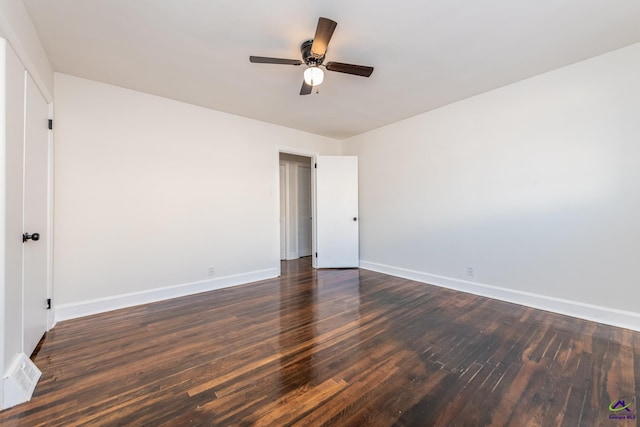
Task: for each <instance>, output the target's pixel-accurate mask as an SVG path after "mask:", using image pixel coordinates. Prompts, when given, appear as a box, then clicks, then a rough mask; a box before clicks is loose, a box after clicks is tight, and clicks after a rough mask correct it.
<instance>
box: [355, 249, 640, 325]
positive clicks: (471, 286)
mask: <svg viewBox="0 0 640 427" xmlns="http://www.w3.org/2000/svg"><path fill="white" fill-rule="evenodd" d="M360 268H362V269H365V270H371V271H377V272H379V273H384V274H389V275H391V276H396V277H402V278H404V279H409V280H414V281H416V282H422V283H428V284H430V285H435V286H440V287H443V288H448V289H454V290H457V291H462V292H467V293H470V294H474V295H480V296H483V297H488V298H493V299H497V300H501V301H506V302H511V303H514V304H520V305H524V306H527V307H533V308H537V309H540V310H546V311H550V312H553V313H558V314H564V315H566V316H571V317H577V318H580V319H585V320H590V321H593V322H598V323H604V324H606V325H611V326H617V327H620V328H626V329H631V330H634V331H640V313H635V312H631V311H624V310H618V309H615V308H610V307H602V306H597V305H591V304H586V303H582V302H578V301H571V300H566V299H562V298H556V297H551V296H547V295H540V294H534V293H530V292H524V291H518V290H514V289H507V288H501V287H498V286H492V285H487V284H483V283H477V282H469V281H466V280H461V279H455V278H452V277H446V276H439V275H437V274H430V273H424V272H421V271H415V270H408V269H405V268H399V267H393V266H390V265H385V264H378V263H375V262H370V261H362V260H361V261H360Z"/></svg>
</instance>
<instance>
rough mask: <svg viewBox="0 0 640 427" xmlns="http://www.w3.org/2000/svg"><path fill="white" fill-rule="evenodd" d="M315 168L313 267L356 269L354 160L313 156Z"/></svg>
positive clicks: (357, 250)
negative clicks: (314, 246) (314, 253)
mask: <svg viewBox="0 0 640 427" xmlns="http://www.w3.org/2000/svg"><path fill="white" fill-rule="evenodd" d="M316 165H317V166H316V254H317V257H316V267H317V268H348V267H358V266H359V264H360V263H359V246H358V158H357V157H355V156H317V157H316Z"/></svg>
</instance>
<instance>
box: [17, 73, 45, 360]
mask: <svg viewBox="0 0 640 427" xmlns="http://www.w3.org/2000/svg"><path fill="white" fill-rule="evenodd" d="M25 99H26V116H25V169H24V233H27V234H28V235H32V236H33V235H34V234H35V233H38V235H39V239H38V240H36V239H35V238H31V239H29V240H27V241H26V242H25V243H24V245H23V248H24V261H23V277H24V282H23V293H22V295H23V297H22V299H23V307H24V311H23V316H24V329H23V351H24V353H25V354H27V355H30V354H31V353H32V352H33V350H34V349H35V347H36V345H37V344H38V341H40V338H42V335H43V334H44V333H45V331H46V330H47V306H46V301H47V296H48V286H47V278H48V272H47V266H48V255H47V248H48V244H49V236H48V231H49V230H48V229H47V225H48V224H47V215H48V179H49V130H48V117H49V106H48V105H47V102H46V100H45V99H44V97H43V96H42V94H41V93H40V91H39V90H38V88H37V87H36V85H35V84H34V82H33V80H31V77H30V76H29V75H27V77H26V96H25Z"/></svg>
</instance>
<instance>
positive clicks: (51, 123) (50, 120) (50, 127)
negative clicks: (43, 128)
mask: <svg viewBox="0 0 640 427" xmlns="http://www.w3.org/2000/svg"><path fill="white" fill-rule="evenodd" d="M49 129H53V120H52V119H49Z"/></svg>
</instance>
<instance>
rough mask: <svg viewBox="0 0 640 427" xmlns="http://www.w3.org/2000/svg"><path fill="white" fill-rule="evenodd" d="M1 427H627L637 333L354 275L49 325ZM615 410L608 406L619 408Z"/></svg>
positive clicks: (292, 265)
mask: <svg viewBox="0 0 640 427" xmlns="http://www.w3.org/2000/svg"><path fill="white" fill-rule="evenodd" d="M34 360H35V362H36V364H37V365H38V367H39V368H40V369H41V370H42V372H43V374H42V378H41V379H40V383H39V384H38V386H37V388H36V391H35V394H34V396H33V399H32V400H31V401H30V402H28V403H25V404H22V405H19V406H17V407H14V408H11V409H9V410H6V411H4V412H2V413H0V424H2V425H3V426H13V425H24V426H40V425H46V426H93V425H109V426H128V425H136V426H218V425H241V426H249V425H257V426H283V425H310V426H319V425H336V426H351V425H353V426H369V425H370V426H391V425H397V426H518V427H521V426H618V425H620V426H631V425H636V421H635V420H612V419H610V416H611V415H617V416H621V415H624V416H627V415H629V416H633V415H634V414H636V405H635V404H633V405H631V407H630V408H629V411H627V410H626V409H623V410H619V411H616V412H613V411H610V410H609V405H610V404H611V403H612V401H613V402H614V404H615V402H617V401H618V400H625V403H629V402H630V401H631V400H632V399H633V398H634V397H635V396H639V397H640V333H638V332H633V331H629V330H625V329H619V328H614V327H611V326H605V325H601V324H598V323H593V322H588V321H583V320H578V319H574V318H570V317H565V316H561V315H556V314H552V313H548V312H544V311H540V310H534V309H531V308H526V307H522V306H518V305H514V304H509V303H504V302H500V301H495V300H491V299H487V298H482V297H478V296H474V295H469V294H464V293H459V292H455V291H451V290H447V289H442V288H438V287H434V286H429V285H425V284H421V283H415V282H411V281H408V280H403V279H399V278H395V277H390V276H386V275H383V274H379V273H374V272H371V271H365V270H320V271H314V270H312V269H311V268H310V265H309V260H308V259H302V260H299V261H291V262H285V263H283V275H282V276H281V277H280V278H278V279H273V280H267V281H262V282H258V283H253V284H249V285H243V286H237V287H233V288H228V289H222V290H218V291H212V292H208V293H204V294H198V295H193V296H189V297H184V298H179V299H174V300H170V301H163V302H158V303H154V304H148V305H144V306H138V307H134V308H130V309H124V310H118V311H113V312H109V313H105V314H100V315H95V316H90V317H85V318H81V319H75V320H70V321H66V322H61V323H59V324H58V325H57V326H56V327H55V328H54V329H53V330H51V331H50V332H49V333H47V335H46V336H45V338H44V339H43V341H42V342H41V345H40V346H39V348H38V350H37V353H35V354H34ZM621 407H622V405H617V406H616V407H615V408H614V409H620V408H621Z"/></svg>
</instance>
